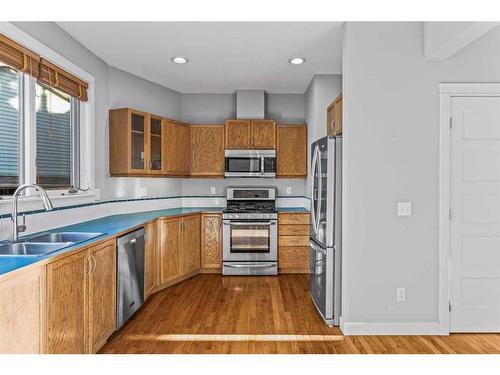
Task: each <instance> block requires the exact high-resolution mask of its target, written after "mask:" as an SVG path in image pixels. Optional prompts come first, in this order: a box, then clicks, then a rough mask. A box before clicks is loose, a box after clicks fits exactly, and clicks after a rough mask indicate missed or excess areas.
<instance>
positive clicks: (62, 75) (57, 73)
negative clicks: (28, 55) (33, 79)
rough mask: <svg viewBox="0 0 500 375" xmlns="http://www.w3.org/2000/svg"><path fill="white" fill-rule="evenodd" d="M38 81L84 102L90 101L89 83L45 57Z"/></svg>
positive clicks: (41, 61) (41, 60) (42, 60)
mask: <svg viewBox="0 0 500 375" xmlns="http://www.w3.org/2000/svg"><path fill="white" fill-rule="evenodd" d="M38 81H39V82H42V83H45V84H46V85H48V86H50V87H54V88H56V89H58V90H61V91H62V92H64V93H66V94H68V95H71V96H72V97H74V98H76V99H78V100H80V101H82V102H86V101H87V100H88V96H87V89H88V87H89V85H88V84H87V82H84V81H82V80H81V79H79V78H77V77H75V76H74V75H72V74H70V73H68V72H67V71H65V70H63V69H61V68H59V67H58V66H57V65H54V64H52V63H51V62H50V61H47V60H46V59H44V58H43V57H42V58H41V59H40V69H39V73H38Z"/></svg>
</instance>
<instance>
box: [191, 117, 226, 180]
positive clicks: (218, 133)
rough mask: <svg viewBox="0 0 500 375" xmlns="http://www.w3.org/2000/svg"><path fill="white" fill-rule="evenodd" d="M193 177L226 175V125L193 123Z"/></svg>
mask: <svg viewBox="0 0 500 375" xmlns="http://www.w3.org/2000/svg"><path fill="white" fill-rule="evenodd" d="M190 133H191V142H190V143H191V145H190V149H191V170H190V175H191V176H193V177H224V125H191V131H190Z"/></svg>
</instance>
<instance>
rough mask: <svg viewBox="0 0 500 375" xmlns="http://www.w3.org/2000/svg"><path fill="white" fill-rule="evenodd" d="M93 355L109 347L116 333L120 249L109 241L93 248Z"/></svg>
mask: <svg viewBox="0 0 500 375" xmlns="http://www.w3.org/2000/svg"><path fill="white" fill-rule="evenodd" d="M88 256H89V257H90V259H91V262H90V263H91V265H92V268H91V269H90V272H89V275H88V278H89V282H88V284H89V294H88V295H89V297H88V301H89V303H88V307H89V314H88V316H89V325H88V326H89V340H88V341H89V348H88V352H89V353H97V351H98V350H99V349H100V348H101V347H102V346H103V345H104V344H105V343H106V341H107V339H108V338H109V336H111V334H112V333H113V332H114V331H115V329H116V245H115V241H114V240H112V241H106V242H104V243H102V244H100V245H97V246H94V247H91V248H89V250H88Z"/></svg>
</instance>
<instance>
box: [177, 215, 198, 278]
mask: <svg viewBox="0 0 500 375" xmlns="http://www.w3.org/2000/svg"><path fill="white" fill-rule="evenodd" d="M182 222H183V224H182V228H181V249H182V252H181V258H182V259H183V263H182V274H183V275H185V274H188V273H192V272H195V271H198V270H199V269H200V215H193V216H186V217H185V218H183V220H182Z"/></svg>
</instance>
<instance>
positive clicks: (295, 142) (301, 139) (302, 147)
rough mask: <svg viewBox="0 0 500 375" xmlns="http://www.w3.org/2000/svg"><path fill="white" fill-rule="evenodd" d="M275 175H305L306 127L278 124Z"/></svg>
mask: <svg viewBox="0 0 500 375" xmlns="http://www.w3.org/2000/svg"><path fill="white" fill-rule="evenodd" d="M277 134H278V140H277V147H276V159H277V173H276V174H277V177H278V178H279V177H282V178H306V177H307V127H306V126H305V125H278V130H277Z"/></svg>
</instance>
